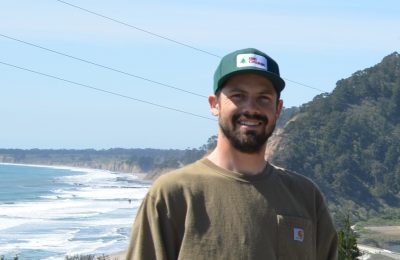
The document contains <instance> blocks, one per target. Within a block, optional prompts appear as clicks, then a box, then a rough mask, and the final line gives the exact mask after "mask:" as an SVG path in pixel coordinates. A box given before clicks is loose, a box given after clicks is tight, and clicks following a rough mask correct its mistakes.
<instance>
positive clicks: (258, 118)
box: [232, 113, 268, 124]
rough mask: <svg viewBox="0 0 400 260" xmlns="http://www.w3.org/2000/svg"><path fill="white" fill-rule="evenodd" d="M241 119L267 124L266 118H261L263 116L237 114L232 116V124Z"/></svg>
mask: <svg viewBox="0 0 400 260" xmlns="http://www.w3.org/2000/svg"><path fill="white" fill-rule="evenodd" d="M241 117H243V118H245V119H254V120H259V121H261V122H263V123H265V124H267V123H268V117H266V116H263V115H258V114H253V115H252V114H250V113H237V114H234V115H233V116H232V121H233V122H236V121H237V120H239V118H241Z"/></svg>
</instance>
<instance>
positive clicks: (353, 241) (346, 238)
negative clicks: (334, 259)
mask: <svg viewBox="0 0 400 260" xmlns="http://www.w3.org/2000/svg"><path fill="white" fill-rule="evenodd" d="M341 219H342V220H341V227H338V229H339V230H338V240H339V243H338V244H339V248H338V252H339V254H338V255H339V260H352V259H358V257H359V256H361V252H360V250H359V249H358V247H357V237H356V234H355V232H354V231H353V229H352V228H351V222H350V216H349V215H348V214H347V215H345V216H342V217H341Z"/></svg>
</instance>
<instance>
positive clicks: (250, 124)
mask: <svg viewBox="0 0 400 260" xmlns="http://www.w3.org/2000/svg"><path fill="white" fill-rule="evenodd" d="M238 124H239V125H243V126H260V125H262V122H261V121H243V120H239V121H238Z"/></svg>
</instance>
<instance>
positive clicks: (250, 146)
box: [219, 113, 275, 154]
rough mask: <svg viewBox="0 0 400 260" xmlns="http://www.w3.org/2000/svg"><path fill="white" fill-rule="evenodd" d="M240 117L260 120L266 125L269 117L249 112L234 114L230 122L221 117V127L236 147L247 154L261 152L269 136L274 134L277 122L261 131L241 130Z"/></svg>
mask: <svg viewBox="0 0 400 260" xmlns="http://www.w3.org/2000/svg"><path fill="white" fill-rule="evenodd" d="M240 117H242V118H245V119H256V120H260V121H261V122H262V124H263V125H265V126H267V125H268V121H269V120H268V118H267V117H266V116H262V115H250V114H248V113H244V114H235V115H233V116H232V120H231V122H230V124H229V121H228V120H226V122H224V121H223V120H222V119H221V118H220V119H219V127H220V128H221V130H222V132H223V134H224V135H225V136H226V138H227V139H228V140H229V142H230V144H231V145H232V146H233V147H234V148H235V149H237V150H238V151H240V152H242V153H247V154H255V153H259V152H260V151H261V149H262V148H263V147H264V145H265V143H266V142H267V140H268V138H269V137H270V136H271V135H272V132H273V131H274V129H275V123H274V124H273V125H271V126H270V127H268V128H266V127H264V128H263V130H262V131H260V132H258V131H254V130H247V131H245V132H241V131H240V129H238V125H237V122H238V120H239V118H240Z"/></svg>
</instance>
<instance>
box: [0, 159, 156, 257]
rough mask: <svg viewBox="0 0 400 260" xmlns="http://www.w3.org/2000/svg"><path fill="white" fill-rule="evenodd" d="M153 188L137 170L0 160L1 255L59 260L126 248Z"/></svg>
mask: <svg viewBox="0 0 400 260" xmlns="http://www.w3.org/2000/svg"><path fill="white" fill-rule="evenodd" d="M148 188H149V184H148V183H146V182H142V181H140V180H139V179H138V178H137V177H136V176H134V175H133V174H124V173H112V172H109V171H101V170H91V169H80V168H69V167H46V166H34V165H12V164H0V256H4V257H5V258H6V259H13V257H15V256H18V257H19V259H35V260H36V259H47V260H55V259H65V256H66V255H70V256H71V255H86V254H96V255H101V254H106V255H107V254H110V253H116V252H120V251H124V250H126V249H127V246H128V242H129V236H130V229H131V226H132V223H133V220H134V217H135V215H136V211H137V209H138V207H139V205H140V203H141V201H142V199H143V197H144V196H145V194H146V192H147V190H148Z"/></svg>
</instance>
